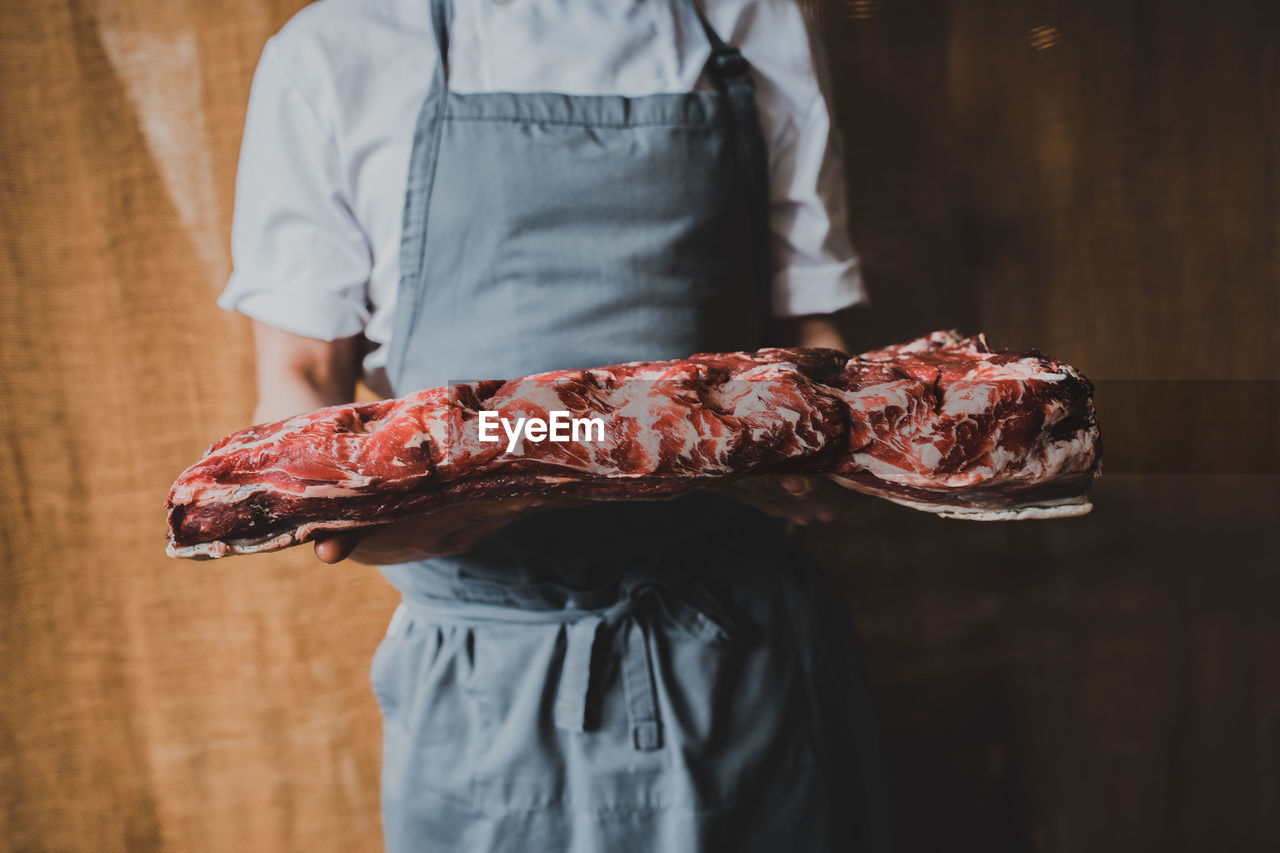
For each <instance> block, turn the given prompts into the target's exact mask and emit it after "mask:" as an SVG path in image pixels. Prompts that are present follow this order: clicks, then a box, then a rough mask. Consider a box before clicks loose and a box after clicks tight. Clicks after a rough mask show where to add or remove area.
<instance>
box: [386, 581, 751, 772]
mask: <svg viewBox="0 0 1280 853" xmlns="http://www.w3.org/2000/svg"><path fill="white" fill-rule="evenodd" d="M405 607H406V608H407V609H408V610H410V611H411V612H415V613H419V614H421V615H422V616H423V617H424V618H426V619H428V620H430V621H433V622H436V623H443V624H458V625H474V624H483V623H502V624H530V625H545V624H561V625H564V626H565V639H566V644H565V653H564V662H563V665H562V667H561V670H560V682H559V684H558V685H557V687H556V698H555V706H554V711H553V713H554V717H555V725H556V728H558V729H561V730H563V731H567V732H575V733H582V732H585V731H587V730H588V713H587V709H588V706H589V702H590V700H591V697H592V677H593V675H594V674H595V671H596V670H597V669H598V668H597V667H593V666H592V663H593V661H595V660H596V659H597V650H596V646H597V644H598V643H599V641H600V638H601V637H602V636H604V635H606V634H611V633H612V632H613V630H614V629H621V630H622V631H623V632H624V633H623V636H622V666H621V681H622V688H623V693H624V696H625V701H626V708H627V723H628V725H629V726H630V728H631V743H632V746H633V747H634V748H635V749H637V750H641V751H646V750H654V749H660V748H661V747H662V721H661V719H660V717H659V714H658V699H657V692H656V690H655V687H654V678H653V654H652V649H651V646H650V642H649V636H648V633H649V632H648V629H647V626H646V620H645V619H644V618H643V616H644V615H645V614H646V613H648V612H650V611H651V610H652V609H653V608H654V607H656V608H657V609H659V610H660V611H661V612H662V613H663V614H664V615H665V616H666V617H667V618H668V619H670V620H671V622H672V623H673V624H675V625H676V626H678V627H679V628H680V629H681V630H682V631H683V632H685V633H687V634H689V635H690V636H692V637H695V638H697V639H700V640H704V641H706V642H711V643H721V642H726V641H728V640H730V639H731V638H732V636H733V632H732V629H731V626H730V623H729V620H728V619H727V618H726V617H725V616H724V614H723V613H721V612H720V610H719V608H718V607H716V606H715V604H714V602H713V601H712V600H711V599H710V597H709V596H707V595H706V594H705V592H703V591H702V590H701V588H700V587H696V586H692V585H690V589H689V590H687V591H682V592H677V591H676V590H674V589H673V588H672V587H671V586H669V585H668V584H666V583H662V582H646V583H642V584H639V585H637V586H635V587H633V588H632V589H631V590H630V591H629V592H627V593H626V594H625V595H624V596H623V597H622V598H621V600H619V601H618V602H617V603H615V604H613V605H611V606H610V607H607V608H603V609H598V610H578V609H554V610H531V609H526V608H521V607H511V606H504V605H498V604H490V603H486V602H476V601H468V600H464V599H439V598H428V597H425V596H410V595H406V596H405Z"/></svg>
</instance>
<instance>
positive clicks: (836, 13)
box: [808, 0, 1280, 853]
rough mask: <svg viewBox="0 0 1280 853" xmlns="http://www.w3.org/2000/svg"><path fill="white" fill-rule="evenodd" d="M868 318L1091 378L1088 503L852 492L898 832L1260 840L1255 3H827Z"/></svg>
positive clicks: (1132, 840)
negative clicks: (903, 504) (977, 334)
mask: <svg viewBox="0 0 1280 853" xmlns="http://www.w3.org/2000/svg"><path fill="white" fill-rule="evenodd" d="M822 13H823V34H824V38H825V40H826V42H827V47H828V51H829V54H830V63H831V70H832V78H833V87H834V92H835V101H836V105H837V109H838V111H839V116H838V117H839V122H840V126H841V127H842V129H843V135H844V141H845V149H846V164H847V168H848V171H849V182H850V193H851V198H852V200H853V214H854V215H853V219H854V222H853V230H854V235H855V237H856V239H857V243H858V245H859V247H860V249H861V251H862V253H863V255H864V260H865V267H866V271H867V275H868V278H869V280H870V283H871V288H872V295H873V299H874V302H875V305H874V308H873V309H871V310H869V311H867V312H865V314H864V315H863V317H862V318H861V319H860V321H859V322H860V332H859V334H860V336H861V340H860V343H863V344H866V345H868V346H870V345H876V344H880V343H884V342H888V341H892V340H898V339H904V338H906V337H909V336H913V335H915V334H917V333H920V332H921V331H924V330H927V329H931V328H939V327H951V326H958V327H960V328H962V329H965V330H979V329H981V330H985V331H986V332H987V333H988V335H989V337H990V339H991V340H992V342H993V343H994V344H997V345H1003V346H1010V347H1030V346H1037V347H1040V348H1041V349H1043V350H1044V351H1046V352H1049V353H1051V354H1053V355H1055V356H1058V357H1060V358H1063V359H1066V360H1068V361H1070V362H1072V363H1074V364H1076V365H1078V366H1079V367H1081V368H1082V369H1083V370H1084V371H1085V372H1086V373H1088V374H1089V375H1090V377H1091V378H1093V379H1094V380H1095V381H1096V382H1097V385H1098V405H1099V411H1100V414H1101V419H1102V423H1103V430H1104V440H1105V443H1106V446H1107V453H1106V461H1105V465H1104V468H1105V475H1104V476H1103V478H1102V479H1101V480H1100V481H1099V482H1098V484H1097V487H1096V493H1095V503H1096V509H1095V511H1094V513H1093V514H1092V515H1091V516H1089V517H1086V518H1083V519H1075V520H1064V521H1057V522H1035V523H1032V522H1027V523H1022V524H1010V525H982V524H975V523H962V522H948V521H944V520H939V519H934V518H931V517H928V516H925V515H922V514H919V513H915V512H912V511H910V510H906V509H900V508H897V507H894V506H892V505H888V504H885V503H882V502H876V501H870V500H868V501H867V502H866V505H865V507H864V509H863V511H862V512H861V513H859V515H858V517H857V518H855V519H854V520H853V522H852V523H851V525H850V526H849V527H848V528H846V529H844V530H842V531H841V532H839V533H835V532H830V531H828V532H815V533H813V534H810V535H809V537H808V541H809V543H810V544H811V545H812V547H813V549H814V550H815V551H816V552H817V553H818V554H819V555H820V556H821V558H822V559H823V561H824V562H825V563H826V565H828V566H829V567H830V568H831V569H832V571H833V572H834V573H835V574H836V575H837V576H838V577H839V578H840V579H841V582H842V583H843V584H844V585H845V586H846V587H847V589H848V590H849V595H850V600H851V602H852V605H853V608H854V611H855V613H856V616H857V618H858V621H859V626H860V630H861V633H862V636H863V640H864V645H865V651H866V655H867V659H868V665H869V668H870V671H871V677H872V680H873V682H874V688H875V691H876V695H877V703H878V708H879V712H880V715H881V718H882V723H883V728H884V732H885V740H886V752H887V760H888V763H889V768H890V775H891V779H892V787H893V797H894V802H895V808H896V810H897V822H898V830H899V839H900V842H901V848H902V850H903V851H955V850H983V851H1006V850H1007V851H1015V850H1035V851H1053V853H1075V851H1090V853H1093V851H1115V853H1141V852H1142V851H1152V853H1156V851H1159V853H1177V851H1227V850H1241V851H1246V850H1247V851H1254V850H1256V851H1269V850H1280V548H1277V545H1276V533H1275V529H1276V521H1277V520H1280V478H1278V477H1277V475H1276V472H1277V467H1276V458H1277V456H1278V455H1280V438H1278V436H1280V426H1278V425H1280V418H1278V417H1277V411H1280V381H1278V380H1280V343H1278V342H1277V341H1278V340H1280V287H1278V283H1280V240H1278V237H1280V160H1277V158H1276V154H1277V145H1278V144H1280V110H1278V109H1277V107H1278V106H1280V101H1278V100H1277V98H1278V95H1280V50H1278V48H1280V4H1275V3H1268V2H1256V3H1241V2H1237V3H1218V4H1208V3H1196V2H1188V0H1165V2H1159V3H1157V2H1147V3H1140V2H1132V0H1121V2H1115V0H1081V1H1080V2H1074V3H1067V2H1026V0H987V2H966V0H952V2H941V0H933V1H932V2H931V1H930V0H915V2H903V0H897V2H895V0H860V2H850V3H835V2H828V3H826V4H825V5H824V6H823V8H822Z"/></svg>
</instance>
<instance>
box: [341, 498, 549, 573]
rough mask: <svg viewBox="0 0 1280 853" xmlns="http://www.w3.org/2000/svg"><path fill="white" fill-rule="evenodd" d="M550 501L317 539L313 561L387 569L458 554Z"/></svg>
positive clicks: (460, 510)
mask: <svg viewBox="0 0 1280 853" xmlns="http://www.w3.org/2000/svg"><path fill="white" fill-rule="evenodd" d="M552 500H555V499H552ZM551 502H552V501H548V500H547V499H545V498H540V497H526V498H510V499H508V500H502V501H477V502H474V503H464V504H457V505H455V506H448V507H445V508H444V509H439V510H436V511H435V512H430V513H426V514H425V515H415V516H412V517H410V518H406V519H403V520H402V521H396V522H392V523H391V524H384V525H381V526H378V527H368V528H364V529H361V530H341V531H333V532H329V533H325V534H323V535H322V536H321V537H318V538H317V539H316V540H315V549H316V556H317V557H319V558H320V560H321V562H325V563H337V562H340V561H342V560H345V559H348V558H350V559H352V560H355V561H356V562H357V563H366V564H369V565H375V566H386V565H391V564H394V563H408V562H413V561H416V560H429V559H431V558H433V557H444V556H448V555H449V554H460V553H462V552H463V551H467V550H469V549H471V548H472V547H474V546H475V545H476V544H477V543H478V542H479V541H480V540H481V539H483V538H484V537H486V536H488V535H489V534H490V533H493V532H494V531H495V530H498V529H499V528H501V527H504V526H506V525H508V524H510V523H511V522H513V521H515V520H516V519H518V518H522V517H524V516H526V515H530V514H532V513H533V512H536V511H537V510H539V509H543V508H545V507H547V506H548V505H550V503H551ZM556 503H557V505H559V504H560V502H559V501H556Z"/></svg>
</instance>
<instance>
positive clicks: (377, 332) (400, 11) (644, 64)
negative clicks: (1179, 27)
mask: <svg viewBox="0 0 1280 853" xmlns="http://www.w3.org/2000/svg"><path fill="white" fill-rule="evenodd" d="M704 2H705V9H706V14H707V17H708V19H709V20H710V21H711V23H712V25H713V26H714V27H716V29H717V30H718V31H719V32H720V33H721V35H722V36H723V37H724V38H725V40H726V41H729V42H730V43H731V44H735V45H737V46H738V47H739V48H740V49H741V51H742V53H743V55H744V56H745V57H746V58H747V60H748V61H749V62H750V63H751V65H752V68H753V74H754V78H755V79H754V82H755V85H756V92H757V99H758V102H759V106H760V111H761V121H762V124H763V127H764V132H765V138H766V143H767V144H768V146H769V163H770V176H771V177H770V182H771V183H770V189H771V209H770V225H771V229H772V232H773V243H772V246H771V250H772V258H773V293H772V304H773V309H774V312H775V314H777V315H779V316H795V315H803V314H823V313H829V312H832V311H837V310H840V309H842V308H845V307H848V306H850V305H854V304H858V303H860V302H864V301H866V291H865V288H864V285H863V281H862V277H861V274H860V270H859V264H858V258H857V255H856V253H855V251H854V249H853V247H852V246H851V245H850V241H849V237H848V234H847V213H846V202H845V195H844V194H845V191H846V188H845V185H844V175H843V170H842V168H841V165H840V146H839V140H838V136H837V133H836V131H835V129H834V128H833V126H832V122H831V118H830V113H829V108H828V104H827V100H826V97H825V95H824V89H826V86H825V78H824V73H825V72H824V70H823V65H822V57H821V55H820V53H819V51H818V48H817V44H816V39H815V37H814V35H813V33H812V32H811V30H810V28H809V26H808V24H807V22H806V20H805V18H804V16H803V14H802V13H801V11H800V9H799V8H798V7H797V6H796V4H795V3H794V0H704ZM454 10H455V11H454V18H453V24H452V28H451V43H450V48H449V62H450V67H449V69H448V73H449V86H450V88H451V89H452V90H454V91H458V92H489V91H511V92H536V91H555V92H564V93H567V94H585V95H605V94H612V95H619V94H621V95H630V96H639V95H648V94H654V93H657V92H679V91H688V90H691V89H697V88H706V87H707V86H709V85H710V83H709V81H707V80H705V79H702V77H703V75H702V73H701V72H702V68H703V65H704V64H705V62H706V60H707V56H708V52H709V51H708V46H707V41H706V38H705V36H704V35H703V33H702V30H701V28H700V25H699V23H698V20H697V17H696V15H695V14H694V13H693V11H692V9H691V8H690V4H689V3H688V2H687V0H456V2H455V4H454ZM428 15H429V3H427V2H425V0H320V2H317V3H314V4H312V5H311V6H308V7H307V8H305V9H303V10H302V11H301V12H299V13H298V14H297V15H296V16H294V18H293V19H292V20H291V21H290V22H289V23H288V24H287V25H286V26H285V27H284V28H283V29H282V30H281V31H280V32H279V33H278V34H277V35H276V36H274V37H272V38H271V39H270V40H269V41H268V43H267V45H266V47H265V49H264V51H263V54H262V58H261V60H260V61H259V64H258V68H257V71H256V73H255V76H254V82H253V88H252V91H251V94H250V99H249V109H248V117H247V120H246V123H245V132H244V140H243V143H242V148H241V153H240V165H239V172H238V175H237V181H236V208H235V214H234V219H233V224H232V235H231V240H232V260H233V264H234V272H233V273H232V276H231V279H230V281H229V282H228V284H227V287H226V289H225V290H224V292H223V294H222V297H221V298H220V300H219V304H220V305H221V306H222V307H223V308H227V309H234V310H238V311H240V312H241V313H243V314H245V315H247V316H249V317H252V318H254V319H256V320H260V321H262V322H264V323H267V324H269V325H272V326H275V327H278V328H281V329H285V330H287V331H290V332H294V333H296V334H300V335H305V336H307V337H313V338H320V339H324V340H334V339H337V338H344V337H350V336H353V335H357V334H360V333H363V334H364V335H365V336H366V337H367V338H368V339H369V341H370V342H371V344H372V349H371V351H370V352H369V353H368V355H367V356H366V358H365V362H364V367H365V381H366V382H367V383H369V384H370V385H372V386H373V387H375V388H378V387H385V382H384V380H383V371H384V367H385V364H386V350H387V348H386V347H385V346H384V345H385V344H386V343H387V341H388V340H389V339H390V335H391V330H392V321H391V317H392V315H393V312H394V305H395V299H396V291H397V286H398V283H399V276H400V270H399V242H400V230H401V216H402V213H403V199H404V196H405V189H406V184H407V180H408V161H409V151H410V146H411V143H412V135H413V128H414V123H415V120H416V118H417V113H418V109H419V107H420V105H421V104H422V101H423V99H424V97H425V96H426V92H427V89H428V86H429V84H430V82H431V77H432V74H433V73H434V65H435V55H436V51H435V46H434V41H433V36H432V34H431V27H430V22H429V17H428Z"/></svg>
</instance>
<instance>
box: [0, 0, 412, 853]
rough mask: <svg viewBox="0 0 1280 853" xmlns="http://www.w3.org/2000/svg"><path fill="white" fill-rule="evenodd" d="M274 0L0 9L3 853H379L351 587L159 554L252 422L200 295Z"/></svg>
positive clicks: (371, 714)
mask: <svg viewBox="0 0 1280 853" xmlns="http://www.w3.org/2000/svg"><path fill="white" fill-rule="evenodd" d="M301 5H303V4H302V3H301V2H299V1H298V0H283V2H271V0H219V2H217V3H205V2H198V0H187V1H186V2H183V0H164V2H153V0H96V1H95V2H88V0H86V2H62V0H54V2H49V0H31V1H30V2H21V0H16V1H15V0H5V2H4V3H3V4H2V6H0V140H2V143H0V144H2V146H3V147H2V149H0V245H3V247H4V251H3V252H0V282H3V285H2V286H3V298H2V299H0V400H2V401H3V402H2V403H0V405H2V406H3V412H2V414H0V418H3V434H2V435H3V441H2V442H0V524H2V525H3V528H2V532H0V850H15V851H18V850H101V851H111V850H130V851H138V850H160V849H163V850H175V851H176V850H228V851H230V850H285V849H292V850H334V851H337V850H351V851H355V850H379V849H381V830H380V824H379V820H378V812H377V802H378V785H377V774H378V769H379V764H380V760H379V755H378V747H379V742H380V728H379V723H378V716H377V711H376V707H375V705H374V702H373V698H372V696H371V695H370V693H369V691H368V689H367V679H366V677H365V673H366V670H367V666H368V661H369V655H370V653H371V650H372V649H373V647H374V645H375V644H376V642H377V641H378V639H379V637H380V635H381V631H382V630H383V628H384V626H385V623H386V619H387V617H388V615H389V613H390V610H391V608H392V607H393V605H394V602H393V596H392V594H391V592H390V591H389V589H388V588H387V587H386V586H385V584H384V583H383V582H382V581H381V579H380V576H378V575H377V574H376V573H375V572H373V571H372V570H368V569H364V568H360V567H353V566H342V567H340V568H326V567H324V566H322V565H320V564H319V563H317V562H316V561H315V560H314V559H313V558H311V557H310V556H309V555H307V554H304V553H301V552H300V551H299V552H298V553H289V554H281V555H276V556H272V557H270V558H265V559H261V560H254V561H252V562H250V561H248V560H245V561H232V562H227V563H220V564H197V563H191V562H177V561H174V560H170V559H168V558H167V557H165V556H164V554H163V511H162V508H161V503H162V502H163V500H164V495H165V492H166V490H167V487H168V483H169V482H171V481H172V478H173V477H174V476H175V475H176V473H177V472H178V471H180V470H181V469H182V468H183V467H185V466H186V465H187V464H189V463H190V462H191V461H193V460H194V459H195V458H198V455H199V454H200V452H201V451H202V450H203V448H204V446H205V445H206V444H207V443H208V442H209V441H211V440H212V439H214V438H217V437H219V436H220V435H222V434H223V433H225V432H227V431H229V430H231V429H233V428H236V427H238V426H239V425H242V424H244V423H246V422H247V420H248V418H249V416H250V412H251V409H252V405H253V385H252V379H251V372H250V352H251V348H250V344H249V341H248V338H247V329H246V327H245V325H244V323H243V322H242V321H241V320H239V319H238V318H236V317H233V316H229V315H225V314H224V313H223V312H221V311H219V310H218V309H217V308H216V307H215V306H214V304H213V300H214V298H215V296H216V294H217V292H218V290H219V289H220V287H221V286H222V284H223V283H224V282H225V280H226V275H227V272H228V267H229V258H228V251H227V245H226V244H227V232H228V228H229V223H230V215H231V209H232V197H233V194H232V188H233V180H234V170H235V164H236V157H237V153H238V147H239V139H240V133H241V129H242V126H243V119H244V108H245V100H246V97H247V95H248V90H249V81H250V79H251V76H252V73H253V69H254V66H255V64H256V62H257V59H258V55H259V52H260V50H261V48H262V44H263V42H264V41H265V40H266V39H267V37H268V36H269V35H271V33H273V32H274V31H275V30H276V29H278V28H279V26H280V25H281V24H283V23H284V21H285V20H287V19H288V17H289V16H290V15H291V14H292V13H293V12H294V11H295V10H296V9H297V8H298V7H300V6H301Z"/></svg>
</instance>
